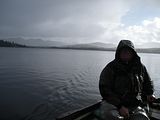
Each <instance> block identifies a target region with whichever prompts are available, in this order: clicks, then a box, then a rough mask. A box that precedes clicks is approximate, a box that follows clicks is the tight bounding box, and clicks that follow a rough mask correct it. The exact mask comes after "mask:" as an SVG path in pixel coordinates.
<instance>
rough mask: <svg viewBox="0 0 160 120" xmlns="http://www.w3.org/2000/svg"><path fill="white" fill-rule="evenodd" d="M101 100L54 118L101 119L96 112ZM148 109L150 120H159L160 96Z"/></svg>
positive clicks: (69, 119)
mask: <svg viewBox="0 0 160 120" xmlns="http://www.w3.org/2000/svg"><path fill="white" fill-rule="evenodd" d="M101 102H102V100H100V101H98V102H97V103H95V104H93V105H90V106H87V107H85V108H83V109H79V110H76V111H72V112H68V113H65V114H63V115H61V116H59V117H57V118H56V120H102V119H101V118H100V117H99V116H98V115H97V114H96V111H97V110H98V109H99V107H100V105H101ZM149 109H150V110H149V114H148V116H149V118H150V120H160V98H158V99H157V100H156V101H155V102H154V103H152V104H150V105H149Z"/></svg>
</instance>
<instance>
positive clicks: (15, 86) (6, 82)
mask: <svg viewBox="0 0 160 120" xmlns="http://www.w3.org/2000/svg"><path fill="white" fill-rule="evenodd" d="M139 55H140V56H141V59H142V61H143V63H144V64H145V65H146V67H147V69H148V72H149V73H150V76H151V78H152V80H153V81H154V85H155V94H156V96H157V97H160V87H159V85H160V76H159V74H160V67H159V66H160V65H159V64H160V54H146V53H143V54H142V53H141V54H139ZM113 59H114V52H106V51H87V50H57V49H29V48H28V49H27V48H0V120H53V119H54V118H55V117H56V116H58V115H60V114H61V113H64V112H67V111H71V110H75V109H79V108H81V107H85V106H86V105H90V104H92V103H95V102H96V101H98V100H100V99H101V96H100V94H99V89H98V82H99V75H100V72H101V71H102V69H103V68H104V66H105V65H106V64H107V63H108V62H110V61H111V60H113Z"/></svg>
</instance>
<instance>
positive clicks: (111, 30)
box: [0, 0, 160, 44]
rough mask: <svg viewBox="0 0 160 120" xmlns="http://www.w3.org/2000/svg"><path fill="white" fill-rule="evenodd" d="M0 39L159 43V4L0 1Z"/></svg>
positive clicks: (151, 0) (159, 0)
mask: <svg viewBox="0 0 160 120" xmlns="http://www.w3.org/2000/svg"><path fill="white" fill-rule="evenodd" d="M0 16H1V18H0V38H12V37H13V38H14V37H23V38H42V39H44V40H53V41H60V42H70V43H89V42H105V43H117V42H119V40H121V39H129V40H131V41H133V43H135V44H142V43H147V42H160V0H0Z"/></svg>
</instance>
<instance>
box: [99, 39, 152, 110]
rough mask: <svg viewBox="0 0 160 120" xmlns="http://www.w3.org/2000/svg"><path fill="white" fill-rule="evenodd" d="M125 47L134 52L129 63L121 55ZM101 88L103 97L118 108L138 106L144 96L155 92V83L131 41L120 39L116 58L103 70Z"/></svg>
mask: <svg viewBox="0 0 160 120" xmlns="http://www.w3.org/2000/svg"><path fill="white" fill-rule="evenodd" d="M123 48H129V49H131V50H132V51H133V53H134V57H133V59H132V60H131V61H130V62H129V63H127V64H126V63H123V62H122V61H121V60H120V57H119V56H120V51H121V50H122V49H123ZM99 89H100V93H101V96H102V97H103V99H104V100H106V101H107V102H108V103H111V104H113V105H115V106H117V107H118V108H120V107H121V106H125V107H134V106H137V105H138V104H139V101H142V96H147V95H152V94H153V83H152V81H151V79H150V76H149V74H148V72H147V70H146V68H145V66H144V65H143V64H142V63H141V61H140V57H139V56H138V55H137V53H136V51H135V48H134V45H133V43H132V42H131V41H129V40H121V41H120V43H119V45H118V47H117V50H116V54H115V59H114V60H113V61H111V62H110V63H109V64H108V65H107V66H106V67H105V68H104V69H103V71H102V72H101V75H100V82H99Z"/></svg>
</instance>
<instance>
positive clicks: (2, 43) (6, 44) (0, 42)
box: [0, 40, 27, 47]
mask: <svg viewBox="0 0 160 120" xmlns="http://www.w3.org/2000/svg"><path fill="white" fill-rule="evenodd" d="M0 47H27V46H26V45H21V44H18V43H15V42H10V41H6V40H0Z"/></svg>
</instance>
